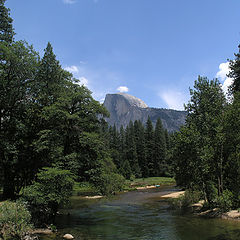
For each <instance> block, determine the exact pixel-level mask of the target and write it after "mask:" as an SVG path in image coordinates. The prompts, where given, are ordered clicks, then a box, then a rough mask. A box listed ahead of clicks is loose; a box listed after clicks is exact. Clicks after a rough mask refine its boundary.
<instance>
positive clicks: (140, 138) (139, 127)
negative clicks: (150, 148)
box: [134, 120, 148, 177]
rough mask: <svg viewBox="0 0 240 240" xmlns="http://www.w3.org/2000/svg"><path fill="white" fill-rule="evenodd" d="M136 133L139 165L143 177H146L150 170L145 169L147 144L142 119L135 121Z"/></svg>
mask: <svg viewBox="0 0 240 240" xmlns="http://www.w3.org/2000/svg"><path fill="white" fill-rule="evenodd" d="M134 133H135V141H136V152H137V159H138V165H139V167H140V170H141V175H142V177H146V176H147V175H148V171H146V169H145V167H146V146H145V136H144V126H143V124H142V123H141V121H137V120H136V121H135V122H134ZM147 169H148V168H147Z"/></svg>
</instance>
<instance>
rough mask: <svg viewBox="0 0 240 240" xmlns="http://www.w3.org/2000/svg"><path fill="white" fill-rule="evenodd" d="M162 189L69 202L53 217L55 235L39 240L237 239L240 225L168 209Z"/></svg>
mask: <svg viewBox="0 0 240 240" xmlns="http://www.w3.org/2000/svg"><path fill="white" fill-rule="evenodd" d="M171 191H174V190H173V189H170V188H169V187H162V188H158V189H149V190H141V191H134V192H128V193H122V194H120V195H118V196H114V197H113V198H111V199H95V200H84V199H82V198H80V197H77V196H76V197H73V198H72V199H71V203H72V205H71V207H70V208H69V209H66V210H63V211H62V214H61V215H60V216H58V218H57V222H56V225H57V228H58V233H57V235H53V236H44V237H41V240H60V239H62V236H63V235H64V234H65V233H70V234H72V235H73V236H74V237H75V239H77V240H160V239H164V240H239V239H240V222H237V221H230V220H221V219H205V218H200V217H196V216H193V215H192V214H182V213H179V212H178V211H174V210H170V209H169V205H168V203H167V201H166V200H163V199H161V197H160V196H161V195H163V194H167V193H169V192H171Z"/></svg>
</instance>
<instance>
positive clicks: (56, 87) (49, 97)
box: [36, 42, 72, 106]
mask: <svg viewBox="0 0 240 240" xmlns="http://www.w3.org/2000/svg"><path fill="white" fill-rule="evenodd" d="M71 77H72V75H71V74H69V73H67V72H66V71H64V70H63V69H62V68H61V65H60V63H59V61H58V60H57V59H56V55H55V54H54V53H53V48H52V45H51V44H50V43H49V42H48V44H47V47H46V49H45V50H44V56H43V58H42V59H41V61H40V66H39V71H38V75H37V77H36V81H37V82H38V84H39V86H38V87H37V89H36V94H37V96H36V97H37V98H38V101H40V104H41V105H42V106H49V105H51V104H53V103H54V102H55V101H56V100H57V98H58V97H59V96H60V95H61V92H62V91H63V87H64V86H65V84H66V80H69V81H70V79H71ZM61 88H62V89H61Z"/></svg>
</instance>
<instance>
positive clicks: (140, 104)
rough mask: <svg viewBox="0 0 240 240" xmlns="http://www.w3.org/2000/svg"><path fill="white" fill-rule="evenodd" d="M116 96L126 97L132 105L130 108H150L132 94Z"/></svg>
mask: <svg viewBox="0 0 240 240" xmlns="http://www.w3.org/2000/svg"><path fill="white" fill-rule="evenodd" d="M115 94H116V95H120V96H122V97H124V98H125V99H126V100H127V101H128V103H129V104H130V106H133V107H139V108H147V107H148V105H147V104H146V103H145V102H144V101H143V100H141V99H140V98H137V97H134V96H132V95H130V94H127V93H115ZM112 95H114V94H112Z"/></svg>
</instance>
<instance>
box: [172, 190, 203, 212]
mask: <svg viewBox="0 0 240 240" xmlns="http://www.w3.org/2000/svg"><path fill="white" fill-rule="evenodd" d="M202 197H203V195H202V193H201V192H200V191H191V190H186V191H185V193H184V195H182V196H180V197H178V198H174V199H171V200H170V204H171V206H172V207H173V208H175V209H185V208H188V207H190V206H191V205H192V204H194V203H197V202H199V201H200V200H201V199H202Z"/></svg>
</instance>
